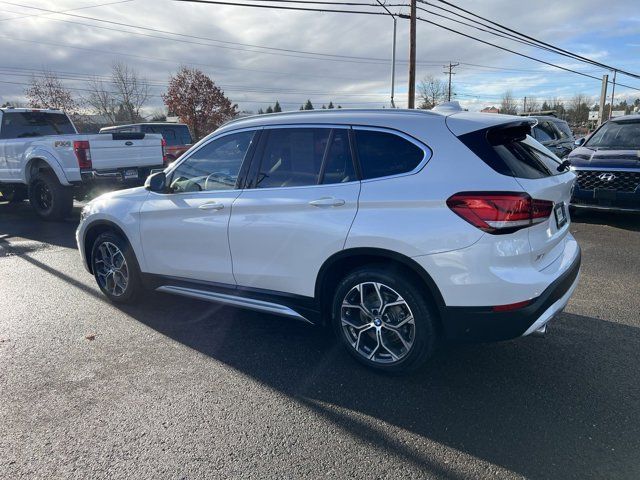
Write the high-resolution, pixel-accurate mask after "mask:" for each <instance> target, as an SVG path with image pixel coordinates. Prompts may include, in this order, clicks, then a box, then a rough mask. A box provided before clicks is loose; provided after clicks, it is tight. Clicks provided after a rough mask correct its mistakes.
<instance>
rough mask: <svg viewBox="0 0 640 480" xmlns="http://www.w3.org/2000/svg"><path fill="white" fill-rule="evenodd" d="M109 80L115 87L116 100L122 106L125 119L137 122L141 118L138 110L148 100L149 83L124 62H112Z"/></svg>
mask: <svg viewBox="0 0 640 480" xmlns="http://www.w3.org/2000/svg"><path fill="white" fill-rule="evenodd" d="M111 81H112V83H113V85H114V88H115V92H114V94H115V98H116V102H117V103H118V105H119V106H120V107H122V110H123V113H124V115H125V116H126V118H125V120H126V121H130V122H137V121H138V120H140V119H141V118H142V116H141V115H140V111H141V110H142V107H143V106H144V105H145V103H147V100H149V83H148V82H147V80H146V79H144V78H141V77H140V76H139V75H138V73H137V72H136V71H135V70H134V69H132V68H130V67H129V66H128V65H127V64H126V63H121V62H118V63H114V64H113V67H112V70H111Z"/></svg>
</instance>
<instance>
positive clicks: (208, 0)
mask: <svg viewBox="0 0 640 480" xmlns="http://www.w3.org/2000/svg"><path fill="white" fill-rule="evenodd" d="M173 1H174V2H188V3H203V4H204V3H206V4H212V5H231V6H234V7H250V8H271V9H276V10H298V11H307V12H324V13H352V14H358V15H384V16H386V15H387V14H386V13H383V12H373V11H370V10H337V9H331V8H309V7H285V6H283V5H259V4H247V3H237V2H224V1H221V0H173Z"/></svg>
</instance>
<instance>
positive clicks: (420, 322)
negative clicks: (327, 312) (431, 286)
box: [332, 266, 436, 373]
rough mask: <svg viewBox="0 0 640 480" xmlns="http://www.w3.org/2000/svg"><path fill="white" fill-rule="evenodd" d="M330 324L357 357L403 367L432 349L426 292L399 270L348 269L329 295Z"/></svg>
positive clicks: (397, 368) (411, 365)
mask: <svg viewBox="0 0 640 480" xmlns="http://www.w3.org/2000/svg"><path fill="white" fill-rule="evenodd" d="M332 311H333V324H334V327H335V329H336V332H337V334H338V336H339V337H340V340H341V342H342V344H343V345H344V346H345V348H346V349H347V351H348V352H349V353H350V354H351V355H352V356H353V357H355V358H356V359H357V360H358V361H359V362H361V363H363V364H365V365H367V366H369V367H373V368H375V369H377V370H382V371H386V372H394V373H402V372H406V371H411V370H414V369H416V368H418V367H420V366H421V365H423V364H424V363H425V362H426V361H427V360H428V359H429V358H430V357H431V356H432V355H433V353H434V352H435V347H436V328H435V314H434V313H433V310H432V308H431V305H430V304H429V302H428V301H427V300H426V299H425V295H424V293H423V292H421V291H420V290H419V289H418V288H416V287H415V286H414V285H413V284H412V283H411V282H410V281H408V280H407V279H406V278H405V277H403V276H402V275H398V273H391V272H389V271H388V270H386V269H384V268H382V267H373V266H372V267H363V268H360V269H358V270H355V271H353V272H352V273H350V274H349V275H347V276H346V277H345V278H344V279H343V280H342V281H341V282H340V283H339V285H338V287H337V289H336V292H335V296H334V300H333V310H332Z"/></svg>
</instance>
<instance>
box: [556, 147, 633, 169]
mask: <svg viewBox="0 0 640 480" xmlns="http://www.w3.org/2000/svg"><path fill="white" fill-rule="evenodd" d="M567 159H568V160H569V161H570V162H571V165H572V166H574V167H590V168H600V167H602V168H640V150H610V149H595V148H588V147H578V148H576V149H575V150H574V151H572V152H571V153H570V154H569V157H568V158H567Z"/></svg>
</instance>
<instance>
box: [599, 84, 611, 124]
mask: <svg viewBox="0 0 640 480" xmlns="http://www.w3.org/2000/svg"><path fill="white" fill-rule="evenodd" d="M608 84H609V75H603V76H602V90H600V108H599V109H598V112H599V115H598V126H600V125H602V120H603V119H604V104H605V102H606V101H607V85H608Z"/></svg>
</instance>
